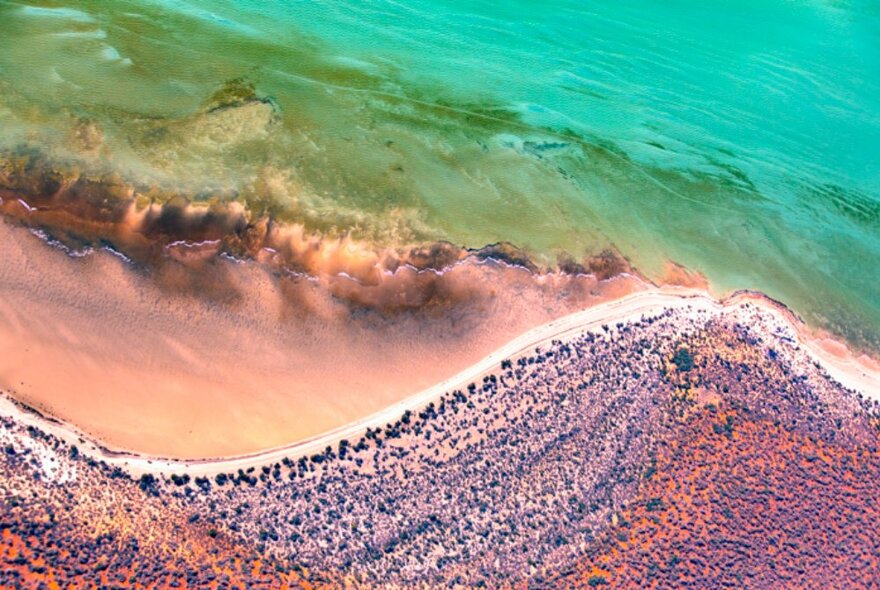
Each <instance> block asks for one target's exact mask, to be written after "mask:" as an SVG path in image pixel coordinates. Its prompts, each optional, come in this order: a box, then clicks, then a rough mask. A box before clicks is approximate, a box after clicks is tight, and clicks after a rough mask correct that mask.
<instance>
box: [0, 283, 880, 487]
mask: <svg viewBox="0 0 880 590" xmlns="http://www.w3.org/2000/svg"><path fill="white" fill-rule="evenodd" d="M748 305H754V306H757V307H760V308H762V309H763V310H765V311H769V312H770V313H771V314H773V315H774V316H775V317H776V318H777V319H779V320H781V321H782V322H783V323H784V324H785V325H787V326H789V327H790V328H792V329H793V331H794V333H795V334H796V335H797V338H798V343H799V344H800V345H802V346H803V347H804V348H805V350H806V351H807V353H808V354H809V356H810V357H811V358H812V360H813V361H814V362H816V363H817V365H819V366H820V367H821V369H822V370H824V371H825V372H826V373H827V374H828V376H829V377H831V378H832V379H834V380H836V381H837V382H838V383H840V384H841V385H842V386H843V387H844V388H846V389H849V390H851V391H853V392H856V393H858V394H861V395H864V396H866V397H867V398H869V399H873V400H875V401H878V402H880V371H877V370H875V369H873V368H869V367H867V366H865V365H864V364H861V363H858V362H857V361H856V359H855V357H853V356H851V355H847V357H846V358H835V356H832V355H831V354H830V353H828V352H827V351H826V350H824V349H823V348H822V347H821V345H820V344H819V343H818V342H816V339H815V338H814V337H812V336H810V335H809V334H808V333H807V327H806V325H805V324H804V322H803V321H802V320H801V319H800V317H799V316H797V314H795V313H794V312H793V311H792V310H791V309H789V308H788V307H786V306H785V305H784V304H782V303H780V302H778V301H775V300H773V299H771V298H769V297H768V296H766V295H764V294H762V293H758V292H755V291H737V292H735V293H732V294H731V295H729V296H727V297H725V298H723V299H721V300H717V299H715V298H713V297H712V296H710V295H708V294H707V293H705V292H703V291H700V290H696V289H689V288H683V287H663V288H654V289H651V290H647V291H639V292H636V293H632V294H630V295H627V296H625V297H622V298H619V299H616V300H613V301H609V302H607V303H602V304H600V305H596V306H594V307H589V308H586V309H583V310H581V311H578V312H575V313H572V314H569V315H567V316H563V317H561V318H557V319H555V320H553V321H550V322H548V323H546V324H544V325H541V326H537V327H535V328H532V329H530V330H528V331H526V332H525V333H523V334H521V335H520V336H518V337H516V338H514V339H513V340H511V341H509V342H508V343H507V344H505V345H504V346H502V347H500V348H498V349H496V350H495V351H493V352H492V353H491V354H489V355H488V356H486V357H484V358H483V359H482V360H480V361H478V362H477V363H475V364H473V365H471V366H470V367H468V368H466V369H464V370H463V371H461V372H459V373H458V374H457V375H454V376H453V377H450V378H448V379H445V380H444V381H441V382H440V383H437V384H435V385H433V386H431V387H429V388H427V389H424V390H422V391H420V392H418V393H415V394H413V395H411V396H408V397H406V398H405V399H403V400H401V401H399V402H396V403H394V404H392V405H390V406H388V407H386V408H384V409H383V410H380V411H379V412H376V413H373V414H371V415H369V416H366V417H364V418H362V419H359V420H355V421H353V422H349V423H348V424H345V425H343V426H340V427H338V428H335V429H332V430H329V431H326V432H324V433H322V434H319V435H317V436H314V437H310V438H307V439H304V440H299V441H296V442H292V443H290V444H287V445H282V446H279V447H274V448H269V449H266V450H263V451H258V452H254V453H248V454H243V455H235V456H227V457H215V458H205V459H171V458H164V457H159V456H151V455H145V454H141V453H138V452H135V451H131V450H125V449H113V448H109V447H108V446H106V445H105V444H103V443H102V442H101V441H99V440H97V439H95V438H93V437H90V436H88V435H86V434H84V433H83V432H82V431H81V430H80V429H79V428H77V427H76V426H75V425H74V424H71V423H68V422H65V421H62V420H59V419H57V418H55V417H53V416H50V415H46V414H44V413H43V412H40V411H38V410H36V409H35V408H32V407H30V406H28V405H27V404H24V403H23V402H20V401H18V400H16V399H15V398H13V397H12V396H11V395H10V394H8V393H7V392H5V391H0V416H7V417H10V418H13V419H15V420H17V421H19V422H21V423H23V424H26V425H32V426H35V427H37V428H40V429H41V430H44V431H46V432H48V433H51V434H53V435H55V436H58V437H59V438H61V439H62V440H64V441H66V442H68V443H69V444H71V445H75V446H77V448H78V449H79V450H80V452H83V453H85V454H86V455H88V456H91V457H92V458H94V459H96V460H98V461H103V462H105V463H107V464H108V465H110V466H114V467H119V468H121V469H123V470H125V471H127V472H129V473H131V474H133V475H139V474H144V473H156V474H168V475H170V474H184V473H186V474H189V475H192V476H197V475H200V476H205V475H214V474H217V473H221V472H230V471H236V470H238V469H247V468H250V467H258V466H261V465H267V464H271V463H276V462H279V461H281V460H282V459H284V458H289V459H296V458H299V457H302V456H308V455H311V454H314V453H319V452H321V451H323V450H324V449H325V448H326V447H327V446H329V445H334V444H337V443H338V442H339V441H341V440H343V439H347V438H351V437H354V436H358V435H361V434H362V433H364V432H365V431H366V430H367V429H371V428H383V427H384V426H385V425H386V424H387V423H389V422H393V421H395V420H396V419H398V418H399V417H400V416H401V415H403V413H404V412H406V411H407V410H410V411H415V410H418V409H420V408H422V407H424V406H427V405H428V404H429V403H431V402H433V401H435V400H437V399H439V398H440V397H441V396H443V395H444V394H446V393H448V392H450V391H453V390H455V389H458V388H463V387H466V386H467V384H469V383H471V382H474V381H475V380H477V379H479V378H480V377H482V376H483V375H484V374H486V373H489V372H491V371H493V370H495V369H496V368H497V367H499V366H500V364H501V362H502V361H504V360H507V359H515V358H518V357H520V356H522V355H524V354H527V353H528V352H530V351H532V350H534V349H536V348H540V347H542V346H544V345H547V344H550V343H551V342H553V341H555V340H564V339H566V338H570V337H573V336H576V335H579V334H582V333H586V332H590V331H595V330H597V329H601V328H602V326H603V325H604V326H607V325H609V324H617V323H628V322H633V321H638V320H639V319H641V318H646V317H652V316H657V315H659V314H661V313H663V312H665V311H667V310H674V311H678V310H687V311H688V312H690V313H707V312H708V313H716V314H721V313H725V312H730V311H735V310H737V309H739V308H741V307H745V306H748Z"/></svg>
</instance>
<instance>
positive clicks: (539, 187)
mask: <svg viewBox="0 0 880 590" xmlns="http://www.w3.org/2000/svg"><path fill="white" fill-rule="evenodd" d="M878 6H880V5H878V4H877V3H876V2H870V1H865V2H860V1H858V0H855V1H846V0H839V1H803V2H788V1H782V0H766V1H762V2H757V1H742V0H733V1H731V2H726V3H723V4H721V5H716V4H712V3H705V2H694V1H685V0H671V1H668V2H651V1H647V0H639V1H633V2H627V3H610V2H605V3H595V2H564V1H558V0H556V1H553V2H541V3H538V2H521V1H516V2H507V3H495V2H451V1H439V0H432V1H424V2H418V1H413V0H404V1H401V2H391V1H388V2H385V1H369V2H368V1H363V2H341V1H330V2H297V1H292V0H286V1H269V0H266V1H244V0H236V1H225V2H221V1H213V2H207V1H204V2H202V1H197V0H190V1H171V0H166V1H148V0H137V1H126V0H118V1H114V2H103V1H102V2H97V1H82V2H73V1H71V2H9V1H0V25H2V27H3V35H2V36H0V125H2V127H0V145H2V147H4V148H6V149H12V148H15V147H19V148H20V146H22V145H27V146H29V147H36V148H38V149H40V150H43V151H46V152H47V153H50V154H51V155H52V157H53V158H55V159H56V160H57V161H59V162H63V163H66V164H68V165H70V164H71V163H73V164H74V165H76V166H81V167H83V168H85V169H93V170H96V171H103V172H107V171H114V172H117V173H119V174H121V175H122V176H124V177H126V178H129V179H132V180H133V181H136V182H139V183H143V184H144V185H145V186H147V185H156V186H161V187H165V188H169V187H170V188H173V189H180V190H183V191H186V192H187V193H188V194H198V195H204V196H205V198H209V197H210V196H215V195H217V194H221V195H224V197H225V198H243V199H246V200H248V201H249V202H250V203H251V205H253V206H263V207H270V208H271V209H272V210H273V211H274V212H276V214H278V215H281V216H286V217H288V218H290V219H295V220H300V221H304V222H305V223H306V224H307V225H310V226H311V227H313V228H314V229H316V230H321V231H327V232H342V231H352V232H354V233H355V234H358V235H361V236H363V237H365V238H369V239H373V240H375V241H377V242H380V243H383V244H402V243H409V242H413V241H422V240H435V239H446V240H450V241H453V242H455V243H458V244H461V245H465V246H471V247H478V246H482V245H484V244H487V243H492V242H496V241H502V240H506V241H510V242H512V243H514V244H516V245H518V246H520V247H524V248H526V249H528V250H530V251H531V252H532V253H533V254H534V255H535V256H536V257H538V258H539V259H543V260H545V261H547V262H551V261H554V260H555V259H556V257H557V256H558V255H559V254H561V253H569V254H571V255H573V256H575V257H576V258H577V257H581V256H583V255H585V254H587V253H591V252H596V251H598V250H600V249H602V248H605V247H607V246H608V245H614V246H616V247H617V248H619V249H620V250H621V251H622V252H623V253H624V254H625V255H626V256H628V257H629V258H630V259H631V260H632V261H633V262H634V263H635V265H636V266H637V267H638V268H639V269H641V270H642V271H643V272H645V273H646V274H648V275H649V276H652V277H658V276H659V275H660V273H661V271H662V268H663V264H664V262H665V261H667V260H674V261H677V262H679V263H681V264H684V265H685V266H687V267H690V268H693V269H696V270H699V271H701V272H703V273H705V274H706V276H707V277H708V278H709V279H710V281H711V283H712V285H713V287H714V288H715V289H716V290H717V291H718V292H724V291H726V290H729V289H734V288H755V289H760V290H762V291H765V292H767V293H768V294H770V295H771V296H774V297H777V298H780V299H782V300H783V301H785V302H786V303H788V304H790V305H792V306H793V307H794V308H795V309H796V310H797V311H799V312H800V313H802V314H804V315H805V316H806V317H807V318H808V319H810V320H812V321H813V322H814V323H816V324H817V325H821V326H824V327H829V328H832V329H834V330H835V331H838V332H841V333H844V334H846V335H847V336H849V337H851V338H853V339H854V340H855V341H858V342H861V343H873V344H874V346H880V188H878V187H880V8H878ZM251 85H252V86H253V89H254V92H255V93H256V95H257V96H260V97H265V98H270V99H271V101H270V104H271V105H272V108H271V109H270V111H271V112H267V111H266V110H265V109H264V110H260V109H253V110H247V109H239V110H237V111H235V116H233V117H226V116H225V115H223V116H214V115H213V114H211V113H212V111H211V109H212V108H213V107H214V106H216V105H217V104H220V102H222V101H223V100H224V97H228V96H230V95H233V96H234V95H238V94H241V93H247V92H250V90H249V89H250V87H251ZM218 101H220V102H218Z"/></svg>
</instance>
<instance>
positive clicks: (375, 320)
mask: <svg viewBox="0 0 880 590" xmlns="http://www.w3.org/2000/svg"><path fill="white" fill-rule="evenodd" d="M0 251H2V252H3V253H4V263H3V265H2V266H0V289H2V298H0V388H2V389H3V390H4V391H6V392H8V393H9V394H11V395H12V396H13V397H14V398H15V399H18V400H21V401H23V402H25V403H27V404H30V405H32V406H34V407H35V408H38V409H39V410H40V411H42V412H45V413H47V414H49V415H52V416H54V417H57V418H59V419H61V420H64V421H67V422H70V423H72V424H75V425H76V426H77V427H78V428H79V429H81V430H82V431H83V432H84V433H85V434H86V435H88V436H89V437H90V438H94V439H96V440H100V441H101V442H102V444H104V445H107V446H109V447H112V448H114V449H121V450H128V451H135V452H138V453H143V454H147V455H157V456H164V457H173V458H190V459H191V458H205V457H222V456H229V455H241V454H247V453H252V452H255V451H260V450H263V449H267V448H272V447H278V446H280V445H286V444H289V443H291V442H293V441H298V440H303V439H305V438H308V437H312V436H315V435H318V434H320V433H323V432H325V431H328V430H331V429H333V428H337V427H340V426H342V425H345V424H348V423H350V422H352V421H355V420H358V419H361V418H364V417H365V416H369V415H371V414H373V413H375V412H378V411H380V410H382V409H383V408H387V407H388V406H391V405H392V404H394V403H396V402H399V401H400V400H401V399H404V398H406V397H407V396H409V395H411V394H413V393H414V392H417V391H420V390H423V389H425V388H428V387H431V386H432V385H435V384H437V383H439V382H441V381H443V380H444V379H447V378H449V377H450V376H452V375H454V374H456V373H457V372H459V371H461V370H463V369H465V368H467V367H469V366H471V365H472V364H474V363H475V362H477V361H478V360H479V359H481V358H483V357H485V356H486V355H488V354H490V353H491V352H492V351H493V350H496V349H497V348H499V347H500V346H501V345H503V344H504V343H506V342H508V341H510V340H511V339H513V338H514V337H516V336H517V335H519V334H522V333H523V332H525V331H526V330H528V329H529V328H532V327H534V326H537V325H540V324H543V323H545V322H547V321H549V320H551V319H553V318H556V317H560V316H563V315H566V314H568V313H572V312H574V311H577V310H579V309H583V308H585V307H588V306H591V305H595V304H597V303H600V302H602V301H605V300H608V299H613V298H618V297H620V296H623V295H625V294H627V293H631V292H633V291H634V290H641V289H645V288H646V287H647V285H646V284H645V283H643V282H642V281H641V280H639V279H638V278H636V277H634V276H630V275H623V276H618V277H616V278H613V279H610V280H606V281H599V280H597V279H596V277H595V276H590V275H579V276H575V277H573V276H569V275H565V276H563V275H556V274H551V275H545V276H542V277H540V278H539V279H537V280H536V279H535V278H534V276H533V275H532V273H530V272H529V271H527V270H526V269H524V268H518V267H515V266H510V265H505V264H501V263H495V262H492V261H482V262H474V263H472V264H464V265H458V266H456V267H455V268H454V269H453V270H452V271H450V272H449V273H447V276H445V277H444V280H446V281H447V282H448V283H450V284H456V285H459V286H467V285H472V284H477V285H480V286H481V288H483V287H485V288H486V289H488V291H487V292H486V293H484V294H482V295H481V296H480V297H476V298H474V299H473V300H472V301H471V302H470V303H467V302H465V303H462V304H458V305H455V306H447V307H442V306H441V307H437V308H429V309H427V310H421V311H420V312H418V313H415V312H396V313H394V314H387V313H382V312H379V311H374V310H370V309H369V308H360V309H359V308H356V307H355V308H351V307H349V306H345V307H342V306H340V305H339V304H338V301H337V300H336V299H334V298H333V297H327V296H326V294H325V293H323V292H319V289H317V287H315V286H314V282H313V281H310V280H307V279H304V278H291V277H288V276H279V275H278V274H277V273H274V272H272V271H271V269H270V268H267V267H264V266H262V265H260V264H253V263H248V264H242V263H237V262H235V261H233V260H230V259H227V258H223V257H215V258H213V259H212V260H211V261H209V262H208V263H206V264H207V266H206V267H202V268H201V272H202V274H201V275H200V276H201V279H200V281H201V282H200V283H197V284H195V286H196V287H199V289H201V290H202V291H205V292H207V293H208V296H197V295H194V294H190V293H189V292H188V291H187V290H184V289H180V288H176V286H175V288H170V287H169V283H173V280H174V278H175V277H176V276H177V275H176V274H175V273H180V276H190V274H192V273H191V269H188V268H185V267H182V266H181V267H180V268H177V267H172V270H170V271H169V270H168V269H167V267H166V269H165V270H163V271H162V272H163V273H164V274H163V275H162V276H160V277H157V276H156V273H157V272H159V271H155V270H151V269H141V268H138V267H133V266H131V265H130V264H128V263H127V262H125V261H124V260H122V259H121V258H120V257H119V256H118V255H115V254H114V253H112V252H110V251H104V250H96V251H94V252H93V253H91V254H89V255H86V256H82V257H78V258H76V257H71V256H70V255H69V254H68V253H65V252H64V251H62V250H61V249H59V248H56V247H52V246H49V245H47V244H46V243H45V242H44V241H43V240H41V239H40V238H38V237H36V236H35V235H33V234H32V233H31V232H30V231H28V230H27V229H24V228H21V227H16V226H12V225H9V224H7V223H0ZM157 278H159V279H161V280H156V279H157ZM327 280H332V281H336V282H341V281H344V280H345V279H344V277H339V276H336V277H332V278H330V279H327ZM218 284H220V285H222V289H219V288H218V290H217V292H216V293H213V296H212V292H211V289H212V288H217V285H218ZM187 286H188V287H193V284H192V283H187Z"/></svg>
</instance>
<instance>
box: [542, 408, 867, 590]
mask: <svg viewBox="0 0 880 590" xmlns="http://www.w3.org/2000/svg"><path fill="white" fill-rule="evenodd" d="M877 498H880V452H878V451H877V450H869V449H867V448H856V449H847V448H844V447H842V446H835V445H832V444H829V443H826V442H821V441H818V440H816V439H812V438H810V437H808V436H805V435H803V434H797V433H792V432H790V431H787V430H785V429H784V428H782V427H780V426H778V425H775V424H774V423H772V422H768V421H755V420H749V419H744V418H742V417H741V416H740V415H738V414H737V413H736V412H733V411H727V412H723V411H711V410H704V411H700V412H698V413H697V414H695V416H694V418H693V419H692V420H691V421H689V423H688V425H687V428H686V430H684V431H683V434H682V436H681V437H677V438H676V440H673V441H670V442H668V443H667V444H665V445H661V446H660V447H659V451H658V454H657V461H656V471H654V472H653V473H652V475H651V476H650V477H649V478H648V479H647V480H646V481H645V482H644V483H643V485H642V488H641V489H640V493H639V499H638V501H637V502H636V503H634V504H631V505H630V507H629V508H627V509H625V510H623V511H621V512H620V513H619V514H618V515H617V517H616V519H615V520H616V521H617V524H616V525H615V526H612V527H611V529H610V531H609V532H608V533H607V534H606V535H605V536H603V537H602V538H601V540H600V542H599V543H597V544H596V546H595V547H594V548H593V549H591V550H590V551H589V552H588V555H587V556H586V557H585V559H584V560H583V561H582V562H581V563H580V564H579V565H578V566H577V569H576V573H575V574H574V575H572V576H570V577H568V578H566V579H564V580H560V584H559V585H560V587H604V586H606V585H610V586H613V587H620V588H671V587H682V586H684V585H688V587H694V588H721V587H842V586H845V587H850V588H852V587H870V586H872V585H876V584H877V582H878V581H880V573H878V572H880V503H878V501H877Z"/></svg>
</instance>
